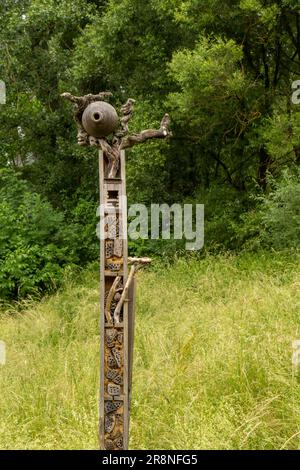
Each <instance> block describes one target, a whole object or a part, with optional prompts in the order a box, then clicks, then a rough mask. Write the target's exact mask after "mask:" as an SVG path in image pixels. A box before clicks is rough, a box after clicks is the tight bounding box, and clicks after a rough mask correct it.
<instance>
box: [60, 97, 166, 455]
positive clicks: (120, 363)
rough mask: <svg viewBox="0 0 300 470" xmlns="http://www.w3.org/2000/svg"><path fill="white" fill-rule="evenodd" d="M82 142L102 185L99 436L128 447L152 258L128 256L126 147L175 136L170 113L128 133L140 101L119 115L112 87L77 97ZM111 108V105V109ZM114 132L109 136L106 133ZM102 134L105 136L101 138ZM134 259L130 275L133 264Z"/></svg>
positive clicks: (110, 445)
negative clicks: (137, 337)
mask: <svg viewBox="0 0 300 470" xmlns="http://www.w3.org/2000/svg"><path fill="white" fill-rule="evenodd" d="M61 96H62V97H63V98H66V99H67V100H69V101H71V102H72V103H73V104H74V118H75V121H76V124H77V129H78V134H77V140H78V144H79V145H91V146H96V147H98V148H99V185H100V207H101V211H100V212H101V214H100V219H101V220H100V313H101V315H100V411H99V418H100V422H99V440H100V447H101V449H103V450H126V449H128V444H129V417H130V416H129V415H130V405H131V393H132V369H133V343H134V323H135V291H136V283H135V278H134V276H135V273H136V271H137V270H138V269H139V268H141V267H143V266H146V265H148V264H149V263H150V262H151V260H150V259H149V258H129V259H128V246H127V202H126V201H127V199H126V176H125V149H126V148H130V147H133V146H134V145H137V144H141V143H143V142H146V141H147V140H149V139H165V138H167V137H169V136H171V131H170V129H169V125H170V118H169V115H168V114H165V115H164V117H163V119H162V121H161V124H160V128H159V129H148V130H145V131H142V132H140V133H137V134H132V135H130V134H129V128H128V124H129V121H130V119H131V118H132V116H133V106H134V103H135V100H133V99H131V98H129V99H128V100H127V102H126V103H125V104H124V105H123V106H122V107H121V110H120V115H119V118H118V119H116V116H117V114H116V112H115V110H114V108H112V107H111V106H110V105H109V104H107V103H105V102H104V101H103V100H105V99H108V98H109V97H110V96H111V93H110V92H101V93H98V94H97V95H92V94H89V95H85V96H82V97H81V96H74V95H72V94H71V93H63V94H62V95H61ZM111 108H112V109H111ZM109 132H111V134H110V135H107V134H108V133H109ZM99 136H100V137H99ZM129 263H130V264H131V269H130V274H129V276H128V264H129Z"/></svg>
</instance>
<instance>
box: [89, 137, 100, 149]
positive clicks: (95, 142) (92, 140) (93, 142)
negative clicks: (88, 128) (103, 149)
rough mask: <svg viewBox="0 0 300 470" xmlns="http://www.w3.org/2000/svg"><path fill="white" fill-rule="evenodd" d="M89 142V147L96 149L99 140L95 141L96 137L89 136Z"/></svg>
mask: <svg viewBox="0 0 300 470" xmlns="http://www.w3.org/2000/svg"><path fill="white" fill-rule="evenodd" d="M89 141H90V145H91V146H92V147H96V146H97V145H99V140H98V139H96V137H92V136H90V137H89Z"/></svg>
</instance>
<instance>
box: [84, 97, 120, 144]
mask: <svg viewBox="0 0 300 470" xmlns="http://www.w3.org/2000/svg"><path fill="white" fill-rule="evenodd" d="M118 123H119V118H118V115H117V111H116V110H115V108H114V107H113V106H111V105H110V104H109V103H106V102H105V101H95V103H91V104H89V105H88V106H87V107H86V109H85V110H84V113H83V115H82V125H83V127H84V130H85V131H86V132H87V133H88V134H89V135H90V136H92V137H96V138H100V137H106V136H108V135H109V134H111V133H112V132H113V131H115V130H116V128H117V126H118Z"/></svg>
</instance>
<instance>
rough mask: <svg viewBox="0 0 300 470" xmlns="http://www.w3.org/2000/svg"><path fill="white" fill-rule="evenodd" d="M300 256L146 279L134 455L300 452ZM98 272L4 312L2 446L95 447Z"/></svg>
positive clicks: (192, 265)
mask: <svg viewBox="0 0 300 470" xmlns="http://www.w3.org/2000/svg"><path fill="white" fill-rule="evenodd" d="M299 271H300V270H299V257H297V256H296V255H295V256H294V257H292V256H290V257H288V256H286V255H285V256H284V255H266V254H260V255H255V256H254V255H252V256H251V255H243V256H239V257H229V256H228V257H226V256H223V257H219V258H210V257H208V258H206V259H205V260H203V261H201V262H200V261H189V262H187V261H181V260H179V261H178V262H177V263H176V264H175V265H174V266H170V267H166V268H163V267H162V266H157V267H156V268H155V270H153V271H150V272H145V273H142V274H140V275H139V282H138V284H139V289H138V302H137V325H136V341H135V363H134V388H133V409H132V420H131V440H130V443H131V448H139V449H280V448H283V449H299V448H300V444H299V439H300V382H298V380H297V377H295V376H293V374H292V370H291V354H292V350H291V343H292V341H293V340H294V339H297V338H300V318H299V313H300V289H299V287H300V276H299ZM98 318H99V311H98V275H97V273H95V272H93V271H89V272H86V273H84V274H83V275H82V277H81V279H78V280H77V281H76V283H75V282H74V281H73V282H69V283H68V285H67V286H66V287H65V288H64V289H63V290H62V291H60V292H59V293H57V294H56V295H54V296H52V297H49V298H47V299H44V300H43V301H42V302H40V303H32V304H30V303H29V304H28V305H25V306H24V308H23V311H22V313H17V312H16V313H14V312H13V311H12V310H10V311H8V312H5V313H2V314H1V315H0V339H1V340H4V341H5V342H6V344H7V364H6V365H5V366H2V367H1V366H0V380H1V383H0V448H2V449H92V448H97V446H98V442H97V421H98V364H99V360H98V351H99V334H98V330H99V328H98Z"/></svg>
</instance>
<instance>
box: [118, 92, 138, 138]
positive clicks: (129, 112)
mask: <svg viewBox="0 0 300 470" xmlns="http://www.w3.org/2000/svg"><path fill="white" fill-rule="evenodd" d="M134 103H135V100H134V99H132V98H128V100H127V101H126V103H125V104H123V106H122V107H121V113H122V117H121V119H120V121H121V126H122V130H121V131H120V134H119V133H118V135H120V137H124V136H125V135H126V134H128V132H129V129H128V122H129V121H130V119H131V118H132V116H133V105H134Z"/></svg>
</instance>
